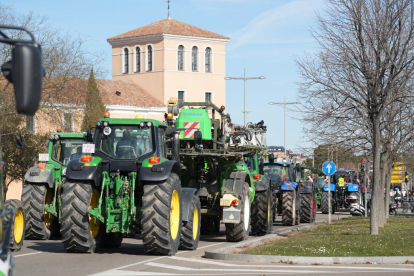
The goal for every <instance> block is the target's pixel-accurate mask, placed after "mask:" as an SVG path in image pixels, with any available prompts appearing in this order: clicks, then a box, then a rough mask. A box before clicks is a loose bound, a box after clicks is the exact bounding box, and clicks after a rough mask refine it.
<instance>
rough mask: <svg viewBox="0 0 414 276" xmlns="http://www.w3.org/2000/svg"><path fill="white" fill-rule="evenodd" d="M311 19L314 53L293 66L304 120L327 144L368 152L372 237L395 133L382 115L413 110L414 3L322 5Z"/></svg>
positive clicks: (331, 0) (332, 0)
mask: <svg viewBox="0 0 414 276" xmlns="http://www.w3.org/2000/svg"><path fill="white" fill-rule="evenodd" d="M317 21H318V27H317V29H316V30H315V31H313V35H314V37H315V38H316V39H317V41H318V43H319V46H320V50H319V52H318V53H317V54H316V55H315V56H310V55H307V56H306V57H305V58H303V59H301V60H298V61H297V64H298V66H299V69H300V73H301V75H302V77H303V82H302V83H301V84H300V91H301V93H302V96H303V97H304V98H305V99H304V101H303V103H304V104H303V105H304V106H303V109H302V110H303V112H306V118H304V119H305V120H307V121H309V122H311V123H313V124H315V125H318V126H319V128H318V130H317V131H316V132H317V135H318V136H319V137H321V139H322V140H324V141H325V142H327V141H329V142H330V143H341V145H343V146H346V145H347V146H348V147H353V148H354V149H356V150H358V149H360V150H362V149H363V148H370V151H371V152H370V153H371V154H372V156H373V171H374V172H373V191H372V204H371V234H373V235H376V234H378V227H380V226H381V225H382V224H383V222H384V221H385V220H384V218H385V214H384V189H383V187H384V186H383V182H382V181H381V180H382V179H385V175H382V174H381V157H382V156H383V154H384V152H388V149H387V147H388V146H390V145H391V144H389V143H390V141H392V140H393V139H395V137H396V136H399V135H401V133H400V132H399V130H397V131H396V130H395V129H391V130H390V131H387V130H386V129H385V126H386V125H387V124H390V125H391V126H393V125H394V126H395V121H398V120H400V119H399V118H398V116H386V115H387V112H391V111H392V110H393V108H395V110H394V111H398V110H399V109H401V108H402V105H405V106H409V107H412V106H413V90H412V85H413V82H412V75H413V70H414V48H413V47H414V38H413V33H414V3H413V0H326V10H325V14H323V15H321V14H318V16H317ZM382 120H391V121H382ZM395 132H396V133H395ZM403 141H405V140H404V139H402V141H401V142H403ZM388 144H389V145H388ZM388 148H389V147H388ZM385 159H386V160H388V159H389V158H385ZM383 160H384V159H383ZM384 165H385V163H384V164H383V166H382V167H383V169H384V168H385V167H386V166H384Z"/></svg>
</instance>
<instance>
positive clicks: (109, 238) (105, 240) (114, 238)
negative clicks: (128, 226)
mask: <svg viewBox="0 0 414 276" xmlns="http://www.w3.org/2000/svg"><path fill="white" fill-rule="evenodd" d="M123 239H124V235H123V234H122V233H105V234H103V236H102V240H101V246H100V247H101V248H119V247H121V244H122V240H123Z"/></svg>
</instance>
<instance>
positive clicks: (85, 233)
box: [60, 182, 103, 253]
mask: <svg viewBox="0 0 414 276" xmlns="http://www.w3.org/2000/svg"><path fill="white" fill-rule="evenodd" d="M99 197H100V192H99V190H98V189H96V188H95V189H94V187H93V186H92V184H90V183H85V182H80V183H73V182H66V183H65V184H64V189H63V193H62V207H61V209H62V218H61V222H62V225H61V228H60V233H61V234H62V243H63V246H64V247H65V249H66V250H67V251H68V252H81V253H86V252H88V253H92V252H95V251H96V250H97V249H98V248H99V244H100V241H101V238H102V234H103V225H101V223H100V221H99V220H97V219H96V218H93V217H91V216H90V215H89V208H90V207H91V208H97V207H98V204H99Z"/></svg>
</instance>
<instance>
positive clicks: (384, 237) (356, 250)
mask: <svg viewBox="0 0 414 276" xmlns="http://www.w3.org/2000/svg"><path fill="white" fill-rule="evenodd" d="M288 236H289V237H288V238H282V239H280V238H279V239H277V240H275V241H272V242H268V243H267V244H264V245H263V244H262V245H259V246H257V247H250V248H248V249H246V250H244V251H241V252H238V253H239V254H253V255H275V256H309V257H311V256H312V257H364V256H413V255H414V219H413V218H410V217H391V218H389V219H388V221H387V223H386V225H385V227H383V228H380V234H379V235H375V236H372V235H370V222H369V218H364V217H349V218H344V219H341V220H339V221H338V222H335V223H332V224H330V225H328V224H324V225H319V226H315V227H312V228H310V229H306V230H303V231H299V232H297V233H291V234H289V235H288Z"/></svg>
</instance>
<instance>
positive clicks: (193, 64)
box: [191, 46, 198, 71]
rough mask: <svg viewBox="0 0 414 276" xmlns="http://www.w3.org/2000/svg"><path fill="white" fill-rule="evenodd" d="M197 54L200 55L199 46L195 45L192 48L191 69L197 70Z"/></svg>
mask: <svg viewBox="0 0 414 276" xmlns="http://www.w3.org/2000/svg"><path fill="white" fill-rule="evenodd" d="M197 55H198V48H197V47H196V46H194V47H193V49H192V50H191V69H192V70H193V71H197V68H198V67H197Z"/></svg>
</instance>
